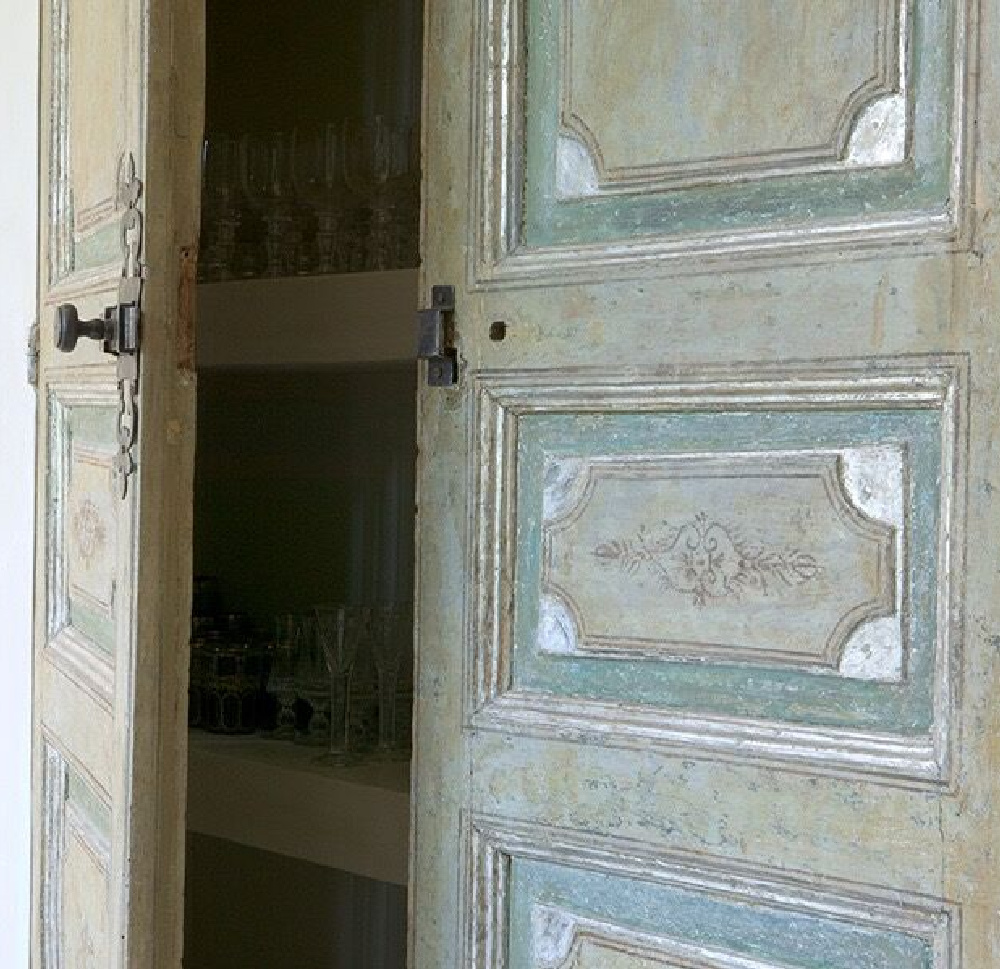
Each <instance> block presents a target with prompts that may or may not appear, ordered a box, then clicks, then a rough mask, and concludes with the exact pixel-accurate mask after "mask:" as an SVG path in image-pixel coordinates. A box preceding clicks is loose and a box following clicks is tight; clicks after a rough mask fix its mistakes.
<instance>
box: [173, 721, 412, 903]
mask: <svg viewBox="0 0 1000 969" xmlns="http://www.w3.org/2000/svg"><path fill="white" fill-rule="evenodd" d="M320 753H322V751H321V750H320V749H317V748H315V747H302V746H298V745H295V744H292V743H288V742H285V741H276V740H268V739H265V738H262V737H256V736H250V737H228V736H220V735H217V734H209V733H205V732H203V731H199V730H192V731H191V732H190V734H189V751H188V812H187V826H188V830H189V831H194V832H196V833H198V834H204V835H209V836H211V837H215V838H223V839H225V840H228V841H234V842H236V843H237V844H242V845H247V846H249V847H251V848H259V849H262V850H264V851H272V852H275V853H276V854H280V855H286V856H288V857H291V858H298V859H301V860H304V861H311V862H314V863H316V864H319V865H325V866H326V867H328V868H338V869H341V870H343V871H349V872H352V873H353V874H356V875H364V876H365V877H367V878H374V879H377V880H378V881H384V882H390V883H392V884H396V885H405V884H406V882H407V859H408V853H409V822H410V796H409V790H410V765H409V763H408V762H405V761H403V762H373V763H362V764H358V765H356V766H352V767H341V768H333V767H329V766H327V765H324V764H321V763H317V761H316V758H317V757H318V755H319V754H320Z"/></svg>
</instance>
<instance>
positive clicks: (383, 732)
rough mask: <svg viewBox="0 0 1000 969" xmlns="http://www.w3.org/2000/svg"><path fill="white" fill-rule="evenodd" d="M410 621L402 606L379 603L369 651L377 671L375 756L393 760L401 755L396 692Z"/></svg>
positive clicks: (410, 625)
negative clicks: (376, 742)
mask: <svg viewBox="0 0 1000 969" xmlns="http://www.w3.org/2000/svg"><path fill="white" fill-rule="evenodd" d="M411 633H412V623H411V621H410V612H409V610H408V609H406V608H405V607H403V606H399V605H384V606H379V607H378V609H377V610H376V613H375V628H374V636H373V652H374V657H375V669H376V671H377V673H378V750H377V755H378V756H379V757H380V758H382V759H386V760H393V759H395V758H397V757H399V756H401V755H402V744H401V743H400V736H399V729H398V724H397V702H396V700H397V693H398V689H399V674H400V669H401V668H402V665H403V659H404V657H405V656H406V654H407V652H408V651H409V649H410V640H411Z"/></svg>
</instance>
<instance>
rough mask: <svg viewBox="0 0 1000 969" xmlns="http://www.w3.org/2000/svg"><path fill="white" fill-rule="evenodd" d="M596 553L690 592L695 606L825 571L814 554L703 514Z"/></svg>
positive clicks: (796, 583)
mask: <svg viewBox="0 0 1000 969" xmlns="http://www.w3.org/2000/svg"><path fill="white" fill-rule="evenodd" d="M594 555H595V556H596V557H597V558H598V559H599V560H600V561H601V562H602V563H604V564H606V565H608V566H617V567H619V568H621V569H622V570H623V571H624V572H626V573H627V574H629V575H637V574H638V573H639V572H640V571H643V570H646V571H649V572H652V573H653V574H654V575H655V576H656V578H657V579H658V580H659V581H660V582H661V583H662V584H663V586H664V587H665V588H666V589H669V590H670V591H672V592H679V593H682V594H684V595H688V596H690V597H691V600H692V602H693V603H694V605H696V606H705V605H707V604H709V603H711V602H713V601H720V600H723V599H740V598H742V597H743V596H744V595H746V594H748V593H750V594H753V593H755V594H759V595H765V596H766V595H770V594H771V593H772V592H775V591H780V590H783V589H789V588H792V587H795V586H800V585H802V584H804V583H807V582H811V581H813V580H814V579H816V578H817V576H819V575H820V573H821V572H822V568H821V567H820V565H819V563H818V562H817V561H816V559H815V557H814V556H812V555H809V554H808V553H806V552H803V551H801V550H799V549H796V548H782V547H773V546H767V545H761V544H755V543H753V542H750V541H748V540H746V539H745V538H744V537H743V536H742V535H741V534H740V532H739V530H738V529H736V528H734V527H733V526H730V525H727V524H724V523H722V522H719V521H717V520H716V519H714V518H711V517H710V516H709V515H708V514H707V513H705V512H700V513H699V514H697V515H695V516H694V518H693V519H691V520H690V521H688V522H685V523H684V524H682V525H680V526H676V525H670V524H669V523H668V522H662V523H661V524H660V525H659V526H655V527H647V526H641V527H640V528H639V530H638V532H637V533H636V534H635V536H634V537H630V538H616V539H612V540H611V541H608V542H603V543H602V544H600V545H598V546H597V547H596V548H595V549H594Z"/></svg>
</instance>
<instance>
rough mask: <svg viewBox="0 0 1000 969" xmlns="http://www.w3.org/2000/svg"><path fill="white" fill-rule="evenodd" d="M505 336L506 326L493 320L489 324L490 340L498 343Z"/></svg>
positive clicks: (501, 321)
mask: <svg viewBox="0 0 1000 969" xmlns="http://www.w3.org/2000/svg"><path fill="white" fill-rule="evenodd" d="M506 336H507V324H506V323H505V322H504V321H503V320H494V321H493V322H492V323H491V324H490V339H491V340H493V342H494V343H499V342H500V341H501V340H503V339H504V338H505V337H506Z"/></svg>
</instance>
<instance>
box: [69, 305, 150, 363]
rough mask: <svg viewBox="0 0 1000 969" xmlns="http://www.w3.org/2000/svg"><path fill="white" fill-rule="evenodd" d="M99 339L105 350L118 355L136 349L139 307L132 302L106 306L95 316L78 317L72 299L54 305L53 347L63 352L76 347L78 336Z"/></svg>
mask: <svg viewBox="0 0 1000 969" xmlns="http://www.w3.org/2000/svg"><path fill="white" fill-rule="evenodd" d="M82 336H84V337H87V338H88V339H90V340H100V341H101V343H102V344H103V348H104V352H105V353H111V354H114V355H115V356H118V355H119V354H121V353H135V352H136V350H138V348H139V307H138V305H137V304H135V303H119V304H118V305H117V306H109V307H108V308H107V309H106V310H105V311H104V315H103V316H99V317H98V318H97V319H95V320H81V319H80V314H79V313H77V310H76V307H75V306H74V305H73V304H72V303H63V305H62V306H60V307H58V308H57V309H56V327H55V337H56V347H57V348H58V349H60V350H62V351H63V353H70V352H71V351H73V350H75V349H76V344H77V341H79V339H80V337H82Z"/></svg>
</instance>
